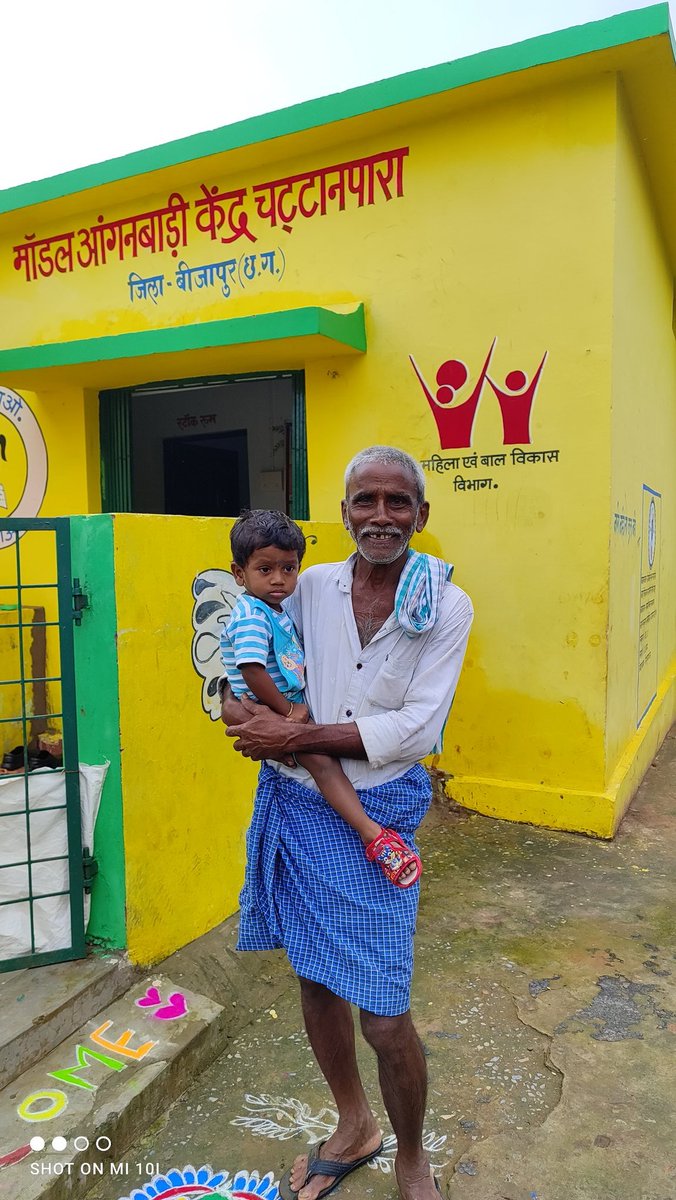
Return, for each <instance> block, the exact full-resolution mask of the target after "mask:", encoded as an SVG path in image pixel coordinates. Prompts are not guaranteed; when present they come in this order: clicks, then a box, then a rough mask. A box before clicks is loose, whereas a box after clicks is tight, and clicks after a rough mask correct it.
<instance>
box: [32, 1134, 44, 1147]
mask: <svg viewBox="0 0 676 1200" xmlns="http://www.w3.org/2000/svg"><path fill="white" fill-rule="evenodd" d="M30 1144H31V1150H44V1148H45V1139H44V1138H41V1137H33V1138H31V1143H30Z"/></svg>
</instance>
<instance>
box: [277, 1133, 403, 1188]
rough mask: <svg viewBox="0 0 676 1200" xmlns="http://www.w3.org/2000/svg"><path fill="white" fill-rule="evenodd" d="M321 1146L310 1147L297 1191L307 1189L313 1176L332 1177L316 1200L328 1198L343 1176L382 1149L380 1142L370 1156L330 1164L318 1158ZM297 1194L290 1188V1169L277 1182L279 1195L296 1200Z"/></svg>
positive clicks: (326, 1159)
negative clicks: (305, 1167) (302, 1178)
mask: <svg viewBox="0 0 676 1200" xmlns="http://www.w3.org/2000/svg"><path fill="white" fill-rule="evenodd" d="M325 1140H326V1139H325ZM323 1145H324V1142H317V1144H316V1146H312V1147H311V1149H310V1152H309V1155H308V1160H307V1171H306V1172H305V1179H304V1180H303V1182H302V1184H301V1185H300V1188H299V1189H298V1192H299V1191H301V1190H302V1189H303V1188H304V1187H307V1185H308V1183H309V1182H310V1180H311V1179H313V1178H314V1176H315V1175H330V1176H332V1177H333V1180H334V1182H333V1183H330V1184H327V1186H326V1187H325V1188H322V1190H321V1192H318V1193H317V1200H322V1196H328V1195H329V1192H333V1191H335V1189H336V1188H337V1187H338V1184H339V1183H341V1182H342V1181H343V1179H344V1178H345V1176H346V1175H349V1174H350V1172H351V1171H356V1170H357V1167H365V1166H366V1164H367V1163H369V1162H371V1159H373V1158H377V1157H378V1155H379V1154H380V1152H381V1150H382V1148H383V1143H382V1142H381V1143H380V1145H379V1146H378V1147H377V1148H376V1149H375V1150H372V1151H371V1153H370V1154H365V1155H364V1157H363V1158H355V1159H352V1161H351V1162H331V1160H330V1159H328V1158H320V1157H319V1153H320V1151H321V1148H322V1146H323ZM298 1192H294V1190H293V1188H292V1187H291V1169H289V1170H288V1171H286V1172H285V1174H284V1175H282V1178H281V1179H280V1181H279V1194H280V1196H281V1197H282V1200H296V1198H297V1196H298Z"/></svg>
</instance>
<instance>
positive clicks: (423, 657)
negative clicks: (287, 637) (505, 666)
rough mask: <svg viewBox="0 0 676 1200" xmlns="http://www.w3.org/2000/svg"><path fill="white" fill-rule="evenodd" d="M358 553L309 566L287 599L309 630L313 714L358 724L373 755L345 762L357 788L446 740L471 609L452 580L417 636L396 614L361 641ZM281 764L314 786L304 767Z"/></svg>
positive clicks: (320, 719)
mask: <svg viewBox="0 0 676 1200" xmlns="http://www.w3.org/2000/svg"><path fill="white" fill-rule="evenodd" d="M356 557H357V556H356V554H353V555H352V556H351V558H349V559H348V560H347V562H344V563H323V564H321V565H319V566H316V567H309V568H308V570H307V571H304V572H303V574H302V575H301V576H300V578H299V580H298V586H297V588H296V590H295V592H294V593H293V595H292V596H290V597H289V598H288V600H286V601H285V602H284V607H285V609H286V611H287V612H288V613H289V615H290V616H291V618H292V619H293V621H294V623H295V625H296V628H297V629H298V630H299V632H300V633H301V634H302V637H303V643H304V646H305V655H306V664H305V671H306V679H307V686H306V699H307V703H308V704H309V706H310V711H311V713H312V716H313V718H314V720H315V721H316V722H317V724H319V725H334V724H340V723H341V722H350V721H354V722H355V723H356V725H357V728H358V729H359V733H360V735H361V740H362V742H363V744H364V749H365V751H366V754H367V760H368V761H365V760H359V759H342V760H341V763H342V767H343V770H344V772H345V774H346V775H347V777H348V779H349V780H350V782H351V783H352V785H353V786H354V787H355V788H367V787H375V786H376V785H378V784H381V783H388V782H389V781H390V780H392V779H396V778H397V777H398V776H399V775H403V774H404V773H405V772H406V771H408V770H409V768H410V767H412V766H413V764H414V763H416V762H418V761H419V759H421V758H424V756H425V755H426V754H429V753H430V752H431V750H432V749H433V747H434V746H435V745H436V743H437V742H438V741H439V738H440V736H441V732H442V729H443V727H444V723H445V721H446V718H447V716H448V712H449V709H450V707H451V702H452V700H453V696H454V694H455V689H456V686H457V683H458V677H459V675H460V668H461V667H462V661H463V658H464V655H465V649H466V646H467V639H468V636H469V629H470V625H471V623H472V616H473V612H472V605H471V603H470V600H469V597H468V596H466V595H465V593H464V592H463V591H461V589H460V588H459V587H456V586H455V584H453V583H446V585H445V587H444V590H443V594H442V597H441V604H440V612H439V617H438V620H437V621H436V623H435V625H434V627H433V628H432V629H431V630H430V631H429V632H427V633H420V634H416V635H414V636H412V637H411V636H409V635H408V634H407V633H405V632H404V630H403V629H402V628H401V626H400V625H399V624H398V622H397V620H396V618H395V616H394V613H391V614H390V616H389V617H388V618H387V620H386V621H385V624H384V625H383V626H382V627H381V628H380V629H379V630H378V632H377V633H376V634H375V636H374V637H373V639H372V640H371V641H370V642H369V643H368V645H366V646H362V645H361V642H360V640H359V633H358V631H357V625H356V622H355V619H354V612H353V609H352V576H353V572H354V564H355V561H356ZM271 765H274V766H278V764H271ZM278 769H279V770H281V771H283V772H284V774H288V775H290V776H292V778H294V779H296V780H297V781H298V782H299V783H302V784H303V785H304V786H306V787H312V788H315V789H316V784H315V782H314V780H313V779H312V777H311V776H310V775H309V774H308V773H307V772H306V771H305V770H303V769H302V768H297V769H295V770H291V769H289V768H286V767H283V766H278Z"/></svg>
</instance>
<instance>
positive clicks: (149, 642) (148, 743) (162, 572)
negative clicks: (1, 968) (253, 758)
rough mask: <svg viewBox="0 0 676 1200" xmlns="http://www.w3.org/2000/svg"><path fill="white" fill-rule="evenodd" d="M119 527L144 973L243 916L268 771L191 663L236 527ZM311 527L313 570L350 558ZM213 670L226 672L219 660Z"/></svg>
mask: <svg viewBox="0 0 676 1200" xmlns="http://www.w3.org/2000/svg"><path fill="white" fill-rule="evenodd" d="M113 523H114V554H115V593H116V604H117V627H118V636H117V650H118V680H119V707H120V744H121V748H122V754H121V759H122V800H123V812H124V858H125V874H126V911H127V944H128V950H129V955H130V957H131V959H132V960H133V961H134V962H137V963H151V962H156V961H157V960H158V959H160V958H163V957H164V956H165V955H167V954H170V953H171V952H172V951H173V950H175V949H176V948H177V947H179V946H183V945H185V944H186V942H189V941H191V940H192V939H193V938H196V937H199V935H200V934H202V933H204V932H205V931H206V930H208V929H211V928H212V927H213V926H214V925H216V924H218V922H220V921H222V920H223V919H224V918H225V917H226V916H228V915H230V914H231V913H233V912H235V911H236V909H237V907H238V896H239V891H240V888H241V886H242V881H243V878H244V860H245V845H244V841H245V831H246V828H247V826H248V823H249V818H250V815H251V808H252V802H253V796H254V792H255V788H256V779H257V775H258V765H257V764H255V763H251V762H249V761H248V760H247V759H244V758H242V757H241V755H239V754H237V753H236V752H235V751H234V750H233V749H232V745H231V743H230V741H229V739H228V738H226V736H225V730H224V726H223V725H222V723H221V722H220V720H212V719H211V717H210V715H209V714H208V713H207V712H205V711H204V709H203V706H202V703H201V701H200V697H201V695H202V688H203V681H202V678H200V676H199V675H198V673H197V671H196V669H195V667H194V665H193V661H192V658H191V648H190V634H191V631H192V630H193V628H195V627H196V626H195V621H194V617H195V612H196V606H197V604H198V603H199V602H200V595H201V596H202V597H203V598H204V597H206V603H207V604H213V603H214V596H218V590H216V591H214V589H207V590H206V591H205V592H203V593H200V592H199V590H198V589H195V588H194V583H195V580H196V579H197V577H198V576H200V575H202V574H203V573H204V572H207V571H209V570H211V569H213V568H218V569H220V570H227V569H229V566H230V558H231V556H230V543H229V536H230V528H231V525H232V522H231V521H225V520H221V519H216V518H208V517H205V518H195V517H164V516H138V515H128V516H127V515H116V516H115V517H114V518H113ZM304 528H305V530H306V532H307V533H308V535H310V536H309V545H308V552H307V556H306V565H308V566H309V565H311V564H312V563H313V562H320V561H321V562H324V561H332V560H337V559H341V558H344V557H345V556H346V554H347V553H348V552H349V539H348V537H347V534H345V531H344V530H342V529H341V528H339V527H336V526H333V527H331V526H324V525H318V524H314V523H307V524H305V525H304ZM195 591H197V596H196V595H195ZM228 594H229V593H227V592H226V597H227V595H228ZM228 611H229V610H228V609H227V607H226V608H223V609H222V610H221V614H222V615H224V614H226V613H227V612H228ZM212 628H213V626H212ZM216 645H217V643H216V642H214V643H213V647H214V650H216ZM203 653H204V652H203ZM212 668H213V671H214V672H215V675H217V674H219V673H220V670H219V665H218V654H217V652H216V653H215V656H214V658H213V661H212ZM215 675H212V677H215Z"/></svg>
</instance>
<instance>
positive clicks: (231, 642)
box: [221, 592, 300, 700]
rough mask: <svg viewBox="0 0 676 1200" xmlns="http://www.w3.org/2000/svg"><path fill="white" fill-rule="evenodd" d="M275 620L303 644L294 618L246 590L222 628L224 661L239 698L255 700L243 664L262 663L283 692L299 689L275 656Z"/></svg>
mask: <svg viewBox="0 0 676 1200" xmlns="http://www.w3.org/2000/svg"><path fill="white" fill-rule="evenodd" d="M273 621H275V622H276V623H277V626H278V628H281V629H282V630H283V632H284V634H285V635H286V636H287V637H290V638H292V639H293V640H294V642H295V643H296V644H297V645H298V646H299V647H300V643H299V641H298V634H297V633H296V629H295V626H294V624H293V621H292V620H291V618H290V617H289V616H287V614H286V613H285V612H284V611H283V610H282V612H277V611H276V610H275V609H274V608H270V607H269V606H268V605H267V604H265V603H264V602H263V601H261V600H257V599H256V598H255V597H254V596H249V595H247V593H246V592H243V593H242V594H241V596H239V597H238V599H237V602H236V604H235V607H234V608H233V610H232V613H231V616H230V620H229V621H228V624H227V625H225V626H223V628H222V629H221V660H222V662H223V666H224V668H225V673H226V675H227V676H228V683H229V684H230V687H231V688H232V691H233V695H234V696H235V697H236V698H237V699H239V698H240V696H249V697H250V698H251V699H252V700H255V699H256V697H255V696H254V695H253V693H252V692H250V691H249V689H248V688H247V686H246V683H245V682H244V676H243V675H242V672H241V671H240V670H239V668H240V666H242V664H243V663H260V664H261V666H264V667H265V669H266V671H267V673H268V675H269V676H270V678H271V679H272V682H273V683H274V685H275V687H276V688H278V689H279V691H280V692H281V693H282V694H283V695H287V694H289V695H291V694H292V693H295V691H297V689H291V688H290V685H289V682H288V680H287V678H286V677H285V676H284V675H283V674H282V671H281V670H280V667H279V663H278V662H277V659H276V657H275V650H274V644H273V637H274V633H273V625H272V623H273Z"/></svg>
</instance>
